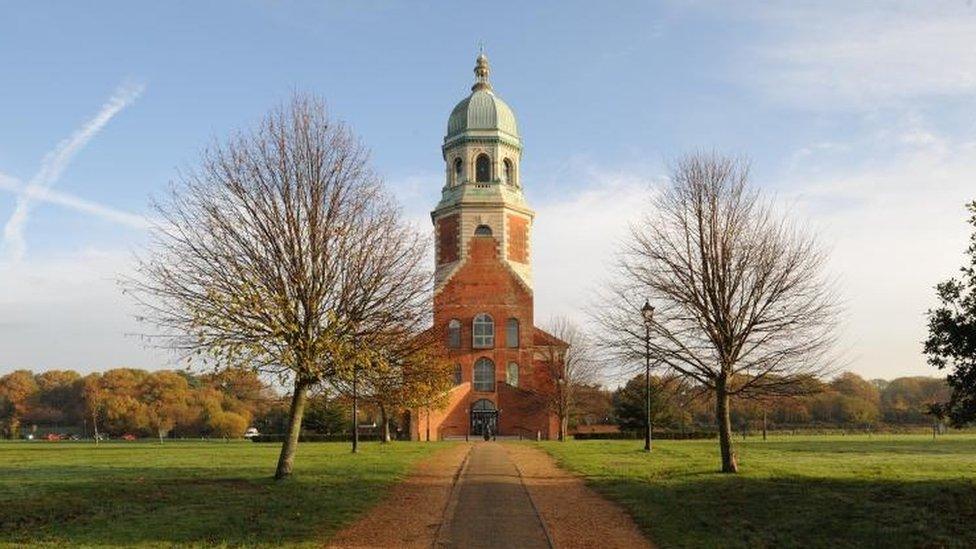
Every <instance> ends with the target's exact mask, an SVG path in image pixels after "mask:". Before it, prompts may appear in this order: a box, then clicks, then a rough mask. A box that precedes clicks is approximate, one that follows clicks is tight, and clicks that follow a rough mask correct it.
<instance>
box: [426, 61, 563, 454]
mask: <svg viewBox="0 0 976 549" xmlns="http://www.w3.org/2000/svg"><path fill="white" fill-rule="evenodd" d="M488 74H489V67H488V59H487V58H486V57H485V56H484V55H483V54H482V55H479V56H478V59H477V64H476V66H475V76H476V81H475V84H474V86H472V88H471V94H470V95H469V96H468V97H467V98H465V99H464V100H462V101H461V102H460V103H458V105H457V106H456V107H454V110H453V111H452V112H451V116H450V119H449V121H448V127H447V135H446V136H445V138H444V145H443V147H442V151H443V155H444V161H445V164H446V168H447V169H446V178H445V179H446V181H445V185H444V188H443V189H442V196H441V200H440V202H439V203H438V204H437V207H436V208H435V209H434V211H433V212H431V219H432V220H433V222H434V230H435V234H436V248H437V254H436V259H435V261H436V284H435V289H434V322H435V325H436V326H437V327H439V328H443V329H444V330H445V332H446V334H447V336H446V340H445V341H444V342H443V344H444V345H445V346H446V347H447V348H448V352H449V354H450V356H451V357H452V358H453V360H454V361H455V387H454V389H452V390H451V394H450V395H449V405H448V406H447V408H445V409H443V410H440V411H432V412H431V413H430V417H429V418H428V417H427V413H426V411H423V410H420V411H417V412H416V416H415V417H417V419H418V421H416V422H414V425H413V426H412V431H413V435H414V437H415V438H416V439H421V440H423V439H425V438H426V436H427V434H426V433H427V423H428V419H429V423H430V437H431V438H432V439H434V438H445V437H452V436H465V435H469V434H470V435H474V436H480V435H482V434H483V433H484V432H485V431H489V432H491V433H492V434H497V435H500V436H516V435H521V436H528V437H531V438H534V437H536V436H542V437H543V438H554V437H555V436H556V434H557V428H558V422H557V418H556V416H555V415H554V414H553V412H552V411H551V407H550V406H549V403H550V400H551V399H550V395H551V394H552V390H553V379H552V375H551V368H550V367H549V366H548V365H547V364H546V363H545V362H544V357H545V356H550V355H551V353H548V352H542V351H543V347H545V348H546V350H549V349H550V348H551V347H552V346H553V345H556V346H559V345H564V344H562V342H559V341H558V340H556V339H555V338H554V337H552V336H551V335H549V334H546V333H545V332H543V331H541V330H539V329H538V328H536V327H535V324H534V322H535V319H534V313H533V300H532V293H533V288H532V269H531V262H530V246H529V235H530V231H531V228H532V220H533V217H534V216H535V212H533V211H532V210H531V209H530V208H529V207H528V204H527V203H526V202H525V198H524V196H523V195H522V182H521V180H520V177H519V166H520V163H521V159H522V140H521V138H520V137H519V132H518V127H517V124H516V121H515V115H514V113H513V112H512V110H511V109H510V108H509V107H508V105H506V104H505V102H504V101H502V100H501V98H500V97H498V96H497V95H496V94H495V92H494V90H493V89H492V87H491V84H490V83H489V81H488Z"/></svg>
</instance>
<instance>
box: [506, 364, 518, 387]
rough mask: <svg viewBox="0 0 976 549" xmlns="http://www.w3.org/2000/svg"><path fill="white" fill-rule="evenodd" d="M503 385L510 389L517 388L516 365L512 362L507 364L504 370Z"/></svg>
mask: <svg viewBox="0 0 976 549" xmlns="http://www.w3.org/2000/svg"><path fill="white" fill-rule="evenodd" d="M505 383H508V384H509V385H511V386H512V387H518V384H519V367H518V364H516V363H514V362H509V363H508V367H507V368H505Z"/></svg>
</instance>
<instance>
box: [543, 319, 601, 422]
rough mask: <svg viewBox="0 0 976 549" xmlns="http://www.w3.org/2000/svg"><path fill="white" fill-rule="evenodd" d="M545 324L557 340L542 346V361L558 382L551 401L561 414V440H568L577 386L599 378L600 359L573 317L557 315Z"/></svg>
mask: <svg viewBox="0 0 976 549" xmlns="http://www.w3.org/2000/svg"><path fill="white" fill-rule="evenodd" d="M546 328H547V330H548V331H549V333H550V334H551V335H553V336H555V338H556V340H555V341H548V342H546V344H545V345H544V346H543V347H542V362H543V364H545V366H546V368H548V369H549V376H550V378H551V379H552V380H554V382H555V384H556V386H555V390H554V391H553V394H552V399H551V405H552V408H553V409H554V410H555V411H556V414H557V415H558V416H559V440H560V441H565V440H566V433H567V431H568V429H569V416H570V414H571V413H572V412H573V407H574V406H575V404H576V401H575V399H574V397H575V391H576V388H577V387H579V386H580V385H583V384H586V383H592V382H593V381H594V380H595V379H596V376H597V373H598V371H599V363H598V362H597V361H596V360H595V359H594V356H593V345H592V344H591V342H590V339H589V338H588V337H587V336H586V334H585V333H584V332H583V331H582V330H581V329H580V328H579V326H577V325H576V324H574V323H573V322H571V321H570V320H568V319H566V318H563V317H556V318H554V319H552V320H551V321H550V322H549V324H548V326H547V327H546Z"/></svg>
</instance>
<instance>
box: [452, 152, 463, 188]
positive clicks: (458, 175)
mask: <svg viewBox="0 0 976 549" xmlns="http://www.w3.org/2000/svg"><path fill="white" fill-rule="evenodd" d="M463 176H464V161H463V160H461V159H460V158H455V159H454V184H455V185H460V184H461V181H463Z"/></svg>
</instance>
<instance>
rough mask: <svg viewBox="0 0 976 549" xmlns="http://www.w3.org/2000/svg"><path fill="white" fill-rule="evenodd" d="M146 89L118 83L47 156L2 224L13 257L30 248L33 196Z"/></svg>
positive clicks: (51, 182) (47, 186)
mask: <svg viewBox="0 0 976 549" xmlns="http://www.w3.org/2000/svg"><path fill="white" fill-rule="evenodd" d="M143 89H144V86H143V85H142V84H132V83H125V84H122V85H121V86H119V87H118V88H117V89H116V90H115V93H113V94H112V96H111V97H110V98H109V100H108V101H106V102H105V104H104V105H102V108H101V110H99V112H98V114H96V115H95V117H94V118H92V119H91V120H89V121H88V122H86V123H85V125H83V126H82V127H81V128H79V129H78V130H77V131H75V133H73V134H72V135H71V137H69V138H67V139H65V140H64V141H62V142H60V143H58V146H57V147H55V149H54V150H52V151H51V152H49V153H47V154H46V155H45V156H44V160H43V161H42V162H41V169H40V170H38V172H37V174H36V175H34V177H33V178H32V179H31V180H30V182H29V183H28V184H27V186H26V187H25V188H24V190H23V191H22V192H21V193H20V196H18V197H17V206H16V207H15V208H14V213H13V214H11V216H10V219H8V220H7V224H6V225H4V227H3V249H4V250H5V251H6V253H7V256H8V257H9V258H10V259H11V260H13V261H20V260H21V259H22V258H23V257H24V252H25V251H26V249H27V245H26V242H25V241H24V225H25V224H26V223H27V219H28V217H29V216H30V211H31V206H32V205H33V202H34V199H35V198H37V197H38V196H40V195H42V194H43V193H44V192H46V191H48V190H49V189H50V187H51V186H52V185H54V184H55V183H57V181H58V179H59V178H60V177H61V173H62V172H64V169H65V168H66V167H67V166H68V163H69V162H71V159H72V158H74V156H75V155H76V154H77V153H78V151H80V150H81V149H82V148H83V147H84V146H85V145H87V144H88V142H89V141H91V140H92V138H93V137H95V136H96V135H97V134H98V132H99V131H101V129H102V128H103V127H105V124H108V122H109V120H111V119H112V117H114V116H115V115H116V114H118V113H119V111H121V110H122V109H124V108H125V107H127V106H128V105H130V104H131V103H132V102H133V101H135V100H136V98H138V97H139V95H140V94H141V93H142V91H143Z"/></svg>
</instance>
